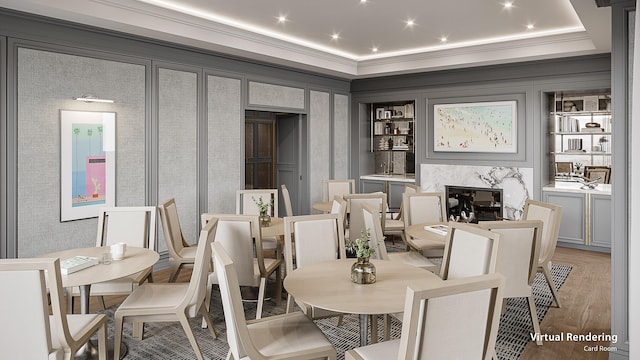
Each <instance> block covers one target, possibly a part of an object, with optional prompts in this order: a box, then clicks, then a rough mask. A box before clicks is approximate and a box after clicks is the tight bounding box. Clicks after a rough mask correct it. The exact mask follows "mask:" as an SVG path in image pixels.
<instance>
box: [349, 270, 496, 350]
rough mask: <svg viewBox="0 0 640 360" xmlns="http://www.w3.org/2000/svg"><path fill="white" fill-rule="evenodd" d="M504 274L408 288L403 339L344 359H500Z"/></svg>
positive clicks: (371, 346) (371, 347) (372, 346)
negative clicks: (497, 345)
mask: <svg viewBox="0 0 640 360" xmlns="http://www.w3.org/2000/svg"><path fill="white" fill-rule="evenodd" d="M503 286H504V279H503V277H502V275H500V274H488V275H480V276H475V277H469V278H462V279H456V280H448V281H443V282H441V283H431V284H429V285H425V286H423V287H412V286H409V287H408V288H407V295H406V298H405V307H404V318H403V321H402V335H401V336H400V339H397V340H391V341H384V342H381V343H377V344H372V345H368V346H363V347H358V348H355V349H353V350H349V351H347V352H346V353H345V360H378V359H379V360H388V359H484V360H489V359H491V358H492V357H493V356H494V355H495V343H496V338H497V335H498V325H499V322H500V309H501V307H502V291H503Z"/></svg>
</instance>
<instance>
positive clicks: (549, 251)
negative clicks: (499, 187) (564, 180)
mask: <svg viewBox="0 0 640 360" xmlns="http://www.w3.org/2000/svg"><path fill="white" fill-rule="evenodd" d="M561 218H562V208H561V207H560V206H557V205H553V204H549V203H544V202H540V201H535V200H531V199H527V201H525V204H524V214H523V215H522V219H523V220H540V221H542V223H543V224H544V225H543V227H542V240H541V242H540V256H539V258H538V271H542V273H543V274H544V278H545V280H546V281H547V283H548V284H549V288H550V289H551V294H553V299H554V300H555V301H556V305H558V307H561V305H560V299H559V298H558V290H557V288H556V285H555V284H554V283H553V278H552V277H551V268H552V266H553V264H552V263H551V259H552V258H553V254H555V252H556V245H557V243H558V232H559V231H560V219H561Z"/></svg>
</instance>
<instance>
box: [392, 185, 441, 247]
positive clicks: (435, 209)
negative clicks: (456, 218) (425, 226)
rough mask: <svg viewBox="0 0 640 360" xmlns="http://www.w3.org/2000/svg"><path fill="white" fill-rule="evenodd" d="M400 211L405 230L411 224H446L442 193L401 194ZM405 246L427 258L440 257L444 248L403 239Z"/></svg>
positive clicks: (427, 241)
mask: <svg viewBox="0 0 640 360" xmlns="http://www.w3.org/2000/svg"><path fill="white" fill-rule="evenodd" d="M402 207H403V208H402V209H403V220H404V227H405V229H406V228H408V227H409V226H411V225H413V224H420V223H442V222H447V210H446V202H445V198H444V193H443V192H415V193H412V192H405V193H404V194H402ZM403 239H404V240H405V241H406V242H407V243H406V245H407V246H408V247H410V248H412V249H414V250H417V251H421V252H422V253H423V254H425V255H428V256H440V254H441V253H442V250H443V249H444V246H443V244H442V243H440V242H436V241H430V240H424V239H416V238H412V237H411V236H406V234H405V237H404V238H403Z"/></svg>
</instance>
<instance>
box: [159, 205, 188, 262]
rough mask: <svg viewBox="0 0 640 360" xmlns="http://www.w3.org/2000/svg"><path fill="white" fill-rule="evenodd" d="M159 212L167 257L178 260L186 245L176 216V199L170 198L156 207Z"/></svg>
mask: <svg viewBox="0 0 640 360" xmlns="http://www.w3.org/2000/svg"><path fill="white" fill-rule="evenodd" d="M158 210H159V211H160V220H161V221H162V233H163V234H164V239H165V241H166V243H167V250H168V251H169V256H171V257H172V258H174V259H179V258H180V251H182V249H183V248H184V246H185V245H184V244H185V243H186V242H185V240H184V236H183V235H182V228H180V218H179V216H178V207H177V206H176V199H174V198H171V199H169V200H167V201H165V202H164V203H162V204H160V205H158Z"/></svg>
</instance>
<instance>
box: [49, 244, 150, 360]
mask: <svg viewBox="0 0 640 360" xmlns="http://www.w3.org/2000/svg"><path fill="white" fill-rule="evenodd" d="M109 251H110V247H109V246H103V247H86V248H76V249H68V250H63V251H58V252H53V253H48V254H44V255H41V256H40V257H46V258H60V260H61V261H62V260H65V259H68V258H72V257H74V256H89V257H94V258H97V259H102V255H103V254H104V253H108V252H109ZM159 259H160V255H159V254H158V253H157V252H155V251H154V250H151V249H146V248H141V247H134V246H127V249H126V252H125V255H124V257H123V258H122V260H113V261H111V263H109V264H104V263H103V262H102V261H101V262H100V263H98V264H97V265H93V266H90V267H87V268H85V269H82V270H79V271H76V272H73V273H71V274H62V275H61V279H62V287H64V288H68V291H67V293H70V288H72V287H75V286H78V287H79V289H80V312H81V313H83V314H88V313H89V298H90V295H91V285H92V284H96V283H100V282H105V281H110V280H115V279H119V278H122V277H126V276H129V275H133V274H135V273H137V272H139V271H142V270H144V269H147V268H150V267H152V266H153V265H154V264H155V263H156V262H158V260H159ZM110 345H111V344H110ZM123 345H124V344H123ZM112 352H113V349H112V347H110V355H109V359H113V354H112ZM126 352H127V347H126V346H124V347H123V349H122V350H121V351H120V358H121V359H122V358H123V357H124V356H125V355H126ZM97 358H98V354H97V351H96V348H95V345H94V344H93V343H92V342H91V341H89V342H88V343H87V346H85V347H83V348H82V349H81V350H80V352H79V353H78V354H76V359H97Z"/></svg>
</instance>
